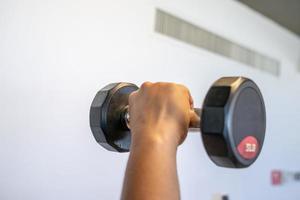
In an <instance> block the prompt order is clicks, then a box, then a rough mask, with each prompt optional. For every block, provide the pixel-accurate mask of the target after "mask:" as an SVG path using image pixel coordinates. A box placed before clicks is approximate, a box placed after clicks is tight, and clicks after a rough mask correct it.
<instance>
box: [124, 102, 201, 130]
mask: <svg viewBox="0 0 300 200" xmlns="http://www.w3.org/2000/svg"><path fill="white" fill-rule="evenodd" d="M194 111H195V113H196V114H197V116H198V117H197V118H195V119H192V120H191V122H190V126H189V129H190V130H189V131H198V129H199V128H200V119H201V118H200V116H201V112H202V110H201V109H200V108H194ZM121 121H122V123H123V124H124V125H125V126H126V127H127V128H129V129H130V126H129V121H130V116H129V112H128V106H126V107H125V108H124V111H123V114H122V115H121Z"/></svg>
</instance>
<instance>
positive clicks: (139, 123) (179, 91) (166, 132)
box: [129, 82, 197, 147]
mask: <svg viewBox="0 0 300 200" xmlns="http://www.w3.org/2000/svg"><path fill="white" fill-rule="evenodd" d="M129 115H130V130H131V133H132V141H133V143H136V142H139V141H145V140H146V141H149V140H150V141H155V142H163V143H171V144H172V145H173V146H176V147H177V146H178V145H179V144H181V143H182V142H183V141H184V139H185V138H186V135H187V131H188V127H189V124H190V119H191V118H193V117H197V115H196V114H195V112H194V110H193V100H192V97H191V95H190V92H189V90H188V89H187V88H186V87H185V86H183V85H178V84H174V83H162V82H159V83H150V82H145V83H143V84H142V86H141V88H140V89H139V90H137V91H136V92H133V93H132V94H131V95H130V97H129Z"/></svg>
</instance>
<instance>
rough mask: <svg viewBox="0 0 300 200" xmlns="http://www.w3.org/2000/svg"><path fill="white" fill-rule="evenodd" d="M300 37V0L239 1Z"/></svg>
mask: <svg viewBox="0 0 300 200" xmlns="http://www.w3.org/2000/svg"><path fill="white" fill-rule="evenodd" d="M238 1H240V2H242V3H244V4H246V5H247V6H249V7H250V8H252V9H254V10H256V11H258V12H260V13H262V14H263V15H265V16H267V17H268V18H270V19H272V20H273V21H275V22H277V23H278V24H280V25H281V26H283V27H285V28H287V29H288V30H290V31H292V32H294V33H296V34H297V35H298V36H299V37H300V0H238Z"/></svg>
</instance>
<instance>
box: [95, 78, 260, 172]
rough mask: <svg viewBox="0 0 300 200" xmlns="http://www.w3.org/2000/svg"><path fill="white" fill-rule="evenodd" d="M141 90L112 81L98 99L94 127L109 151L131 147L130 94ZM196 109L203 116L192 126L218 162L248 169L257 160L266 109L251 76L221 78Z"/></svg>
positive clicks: (211, 156)
mask: <svg viewBox="0 0 300 200" xmlns="http://www.w3.org/2000/svg"><path fill="white" fill-rule="evenodd" d="M138 89H139V88H138V87H137V86H136V85H134V84H132V83H124V82H121V83H111V84H109V85H107V86H105V87H104V88H102V89H101V90H100V91H99V92H98V93H97V94H96V96H95V97H94V99H93V102H92V105H91V108H90V127H91V130H92V133H93V135H94V138H95V139H96V141H97V142H98V143H99V144H100V145H101V146H102V147H104V148H105V149H107V150H110V151H115V152H128V151H129V150H130V143H131V133H130V128H129V126H128V121H129V118H130V116H129V114H128V97H129V95H130V94H131V93H132V92H133V91H136V90H138ZM195 111H196V113H197V114H198V115H199V119H200V120H199V121H198V120H197V121H195V122H192V123H191V124H192V127H190V128H191V129H193V130H195V129H197V130H199V129H200V130H201V136H202V141H203V144H204V147H205V150H206V152H207V154H208V156H209V157H210V159H211V160H212V161H213V162H214V163H215V164H216V165H218V166H221V167H228V168H245V167H248V166H250V165H251V164H252V163H254V161H255V160H256V159H257V157H258V155H259V154H260V152H261V149H262V146H263V142H264V137H265V130H266V111H265V105H264V100H263V97H262V94H261V92H260V90H259V88H258V86H257V85H256V84H255V83H254V82H253V81H252V80H250V79H248V78H244V77H223V78H220V79H218V80H217V81H216V82H214V83H213V85H212V86H211V87H210V89H209V90H208V92H207V94H206V97H205V99H204V102H203V106H202V109H199V108H195ZM141 112H143V111H141Z"/></svg>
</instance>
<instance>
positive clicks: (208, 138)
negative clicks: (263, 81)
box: [201, 77, 266, 168]
mask: <svg viewBox="0 0 300 200" xmlns="http://www.w3.org/2000/svg"><path fill="white" fill-rule="evenodd" d="M265 130H266V112H265V105H264V101H263V97H262V95H261V93H260V90H259V88H258V87H257V85H256V84H255V83H254V82H253V81H251V80H250V79H247V78H243V77H225V78H221V79H219V80H217V81H216V82H215V83H214V84H213V85H212V87H211V88H210V90H209V91H208V93H207V95H206V98H205V100H204V103H203V108H202V115H201V132H202V134H201V135H202V139H203V144H204V146H205V149H206V151H207V153H208V155H209V157H210V158H211V160H212V161H213V162H214V163H216V164H217V165H219V166H222V167H233V168H243V167H248V166H249V165H251V164H252V163H253V162H254V161H255V160H256V158H257V157H258V155H259V154H260V151H261V148H262V145H263V142H264V137H265Z"/></svg>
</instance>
